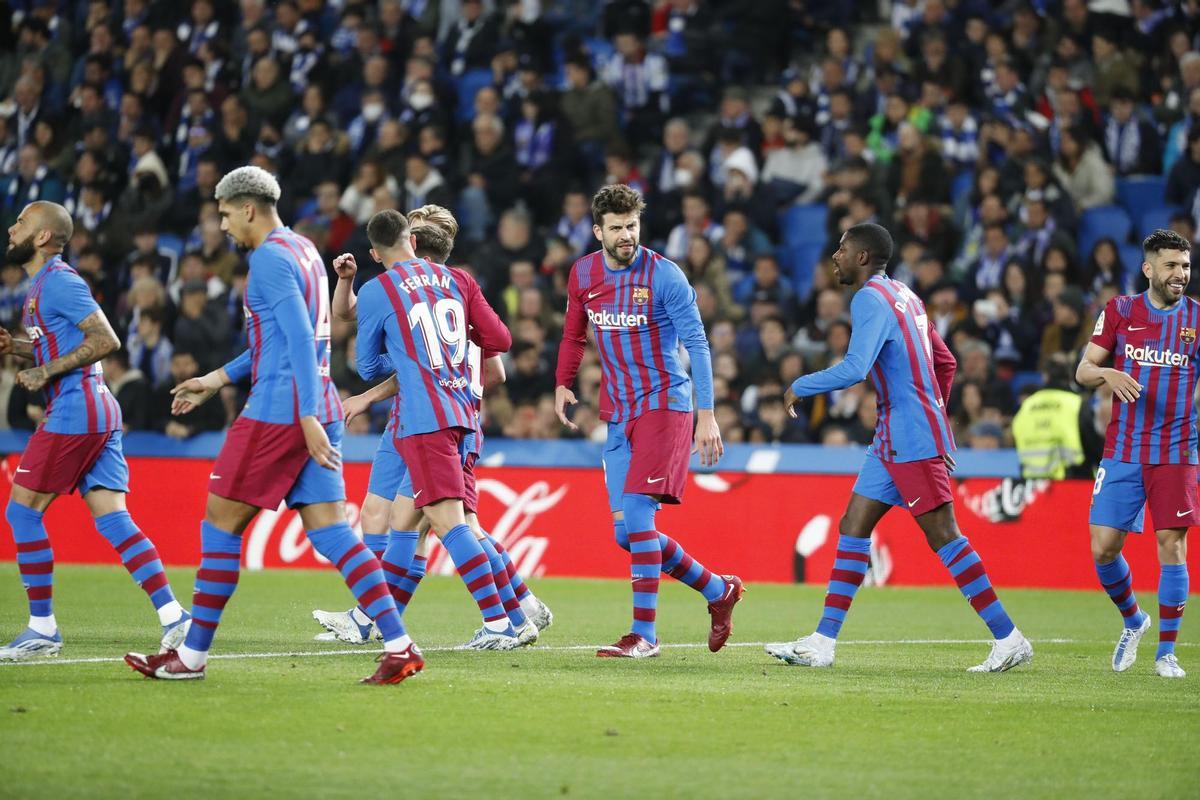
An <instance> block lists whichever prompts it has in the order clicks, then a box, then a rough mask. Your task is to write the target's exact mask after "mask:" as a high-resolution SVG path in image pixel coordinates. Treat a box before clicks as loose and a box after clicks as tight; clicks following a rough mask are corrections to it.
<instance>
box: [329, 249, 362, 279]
mask: <svg viewBox="0 0 1200 800" xmlns="http://www.w3.org/2000/svg"><path fill="white" fill-rule="evenodd" d="M333 271H334V272H336V273H337V276H338V277H339V278H341V279H342V280H346V281H348V280H350V279H351V278H353V277H354V275H355V273H356V272H358V262H357V261H355V260H354V254H353V253H342V254H341V255H340V256H338V257H337V258H335V259H334V260H333Z"/></svg>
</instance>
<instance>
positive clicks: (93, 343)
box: [17, 311, 121, 392]
mask: <svg viewBox="0 0 1200 800" xmlns="http://www.w3.org/2000/svg"><path fill="white" fill-rule="evenodd" d="M79 330H81V331H83V342H81V343H80V345H79V346H78V347H76V348H75V349H74V350H72V351H71V352H69V353H67V354H66V355H63V356H60V357H59V358H56V359H54V360H53V361H47V362H46V363H45V364H42V365H41V366H40V367H33V368H31V369H26V370H22V371H21V372H18V373H17V383H19V384H21V385H22V386H24V387H25V388H26V389H28V390H29V391H31V392H36V391H38V390H39V389H41V388H43V387H44V386H45V385H46V384H47V383H48V382H49V381H50V379H51V378H54V377H57V376H59V375H62V374H63V373H66V372H70V371H71V370H75V369H79V368H80V367H86V366H87V365H88V364H94V363H96V362H97V361H99V360H100V359H102V358H104V357H105V356H106V355H108V354H109V353H111V352H113V351H114V350H118V349H120V347H121V340H120V339H118V338H117V334H116V333H114V332H113V329H112V326H111V325H109V324H108V319H107V318H106V317H105V316H104V312H103V311H96V312H93V313H92V314H91V315H89V316H88V317H86V318H85V319H84V320H83V321H81V322H80V323H79Z"/></svg>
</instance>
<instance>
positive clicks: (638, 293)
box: [633, 286, 650, 305]
mask: <svg viewBox="0 0 1200 800" xmlns="http://www.w3.org/2000/svg"><path fill="white" fill-rule="evenodd" d="M633 302H635V303H637V304H638V305H645V304H646V303H649V302H650V287H649V286H635V287H633Z"/></svg>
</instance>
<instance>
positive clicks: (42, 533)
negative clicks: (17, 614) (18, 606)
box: [4, 500, 57, 636]
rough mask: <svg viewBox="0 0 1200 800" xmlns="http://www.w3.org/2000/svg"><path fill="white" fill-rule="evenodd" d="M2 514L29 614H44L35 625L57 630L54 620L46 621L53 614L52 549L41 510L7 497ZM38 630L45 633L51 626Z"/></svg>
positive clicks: (31, 615)
mask: <svg viewBox="0 0 1200 800" xmlns="http://www.w3.org/2000/svg"><path fill="white" fill-rule="evenodd" d="M4 516H5V517H6V518H7V519H8V524H9V527H11V528H12V534H13V542H15V543H16V545H17V570H18V571H19V572H20V573H21V585H23V586H24V587H25V595H26V596H27V597H28V598H29V616H30V617H42V618H44V620H43V624H42V625H41V626H39V627H42V628H47V627H53V628H54V629H55V630H57V624H46V623H49V621H50V620H51V619H53V617H54V599H53V596H54V551H53V550H51V549H50V538H49V537H48V536H46V526H45V525H43V524H42V512H40V511H34V510H33V509H32V508H30V507H29V506H23V505H21V504H20V503H16V502H13V501H12V500H9V501H8V506H7V507H6V508H5V509H4ZM39 632H40V633H43V634H45V635H47V636H49V635H52V634H53V633H54V630H49V631H47V630H41V631H39Z"/></svg>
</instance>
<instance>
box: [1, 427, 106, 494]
mask: <svg viewBox="0 0 1200 800" xmlns="http://www.w3.org/2000/svg"><path fill="white" fill-rule="evenodd" d="M111 435H112V434H111V433H108V432H106V433H50V432H49V431H47V430H43V429H42V428H38V429H37V430H36V431H34V432H33V436H32V437H31V438H30V439H29V444H27V445H25V452H24V453H22V454H21V463H20V464H18V465H17V472H16V474H15V475H13V483H15V484H17V485H18V486H22V487H24V488H26V489H29V490H31V491H34V492H44V493H46V494H70V493H71V492H73V491H75V487H77V486H78V485H79V484H80V482H81V481H82V480H83V478H84V476H85V475H87V474H88V472H90V471H91V469H92V467H93V466H94V465H95V464H96V461H97V460H98V459H99V458H100V455H101V454H102V453H103V452H104V446H105V445H106V444H108V439H109V436H111Z"/></svg>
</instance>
